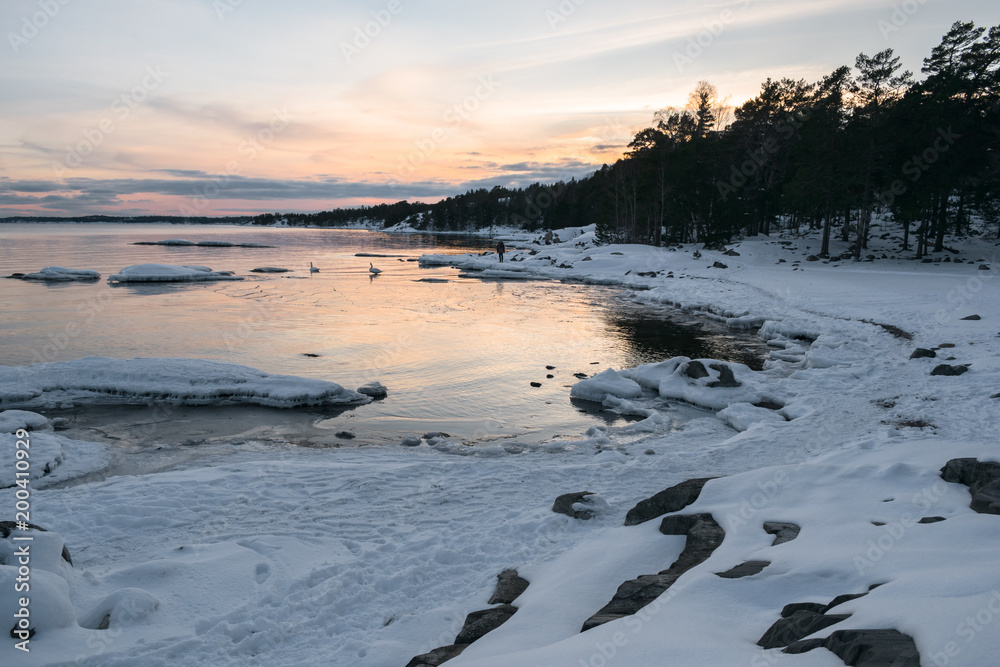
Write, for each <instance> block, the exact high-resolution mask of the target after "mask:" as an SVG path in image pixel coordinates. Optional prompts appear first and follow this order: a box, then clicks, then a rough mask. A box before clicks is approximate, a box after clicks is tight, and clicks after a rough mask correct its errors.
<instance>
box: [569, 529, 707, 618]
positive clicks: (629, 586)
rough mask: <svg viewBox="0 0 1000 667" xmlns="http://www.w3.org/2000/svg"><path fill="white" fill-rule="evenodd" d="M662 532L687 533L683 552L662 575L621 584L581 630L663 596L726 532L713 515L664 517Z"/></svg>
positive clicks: (640, 607)
mask: <svg viewBox="0 0 1000 667" xmlns="http://www.w3.org/2000/svg"><path fill="white" fill-rule="evenodd" d="M660 532H661V533H663V534H665V535H685V534H686V535H687V542H686V543H685V545H684V551H682V552H681V555H680V556H679V557H678V558H677V560H676V561H674V563H673V564H672V565H671V566H670V567H669V568H668V569H666V570H663V571H662V572H660V573H659V574H644V575H642V576H640V577H637V578H636V579H630V580H629V581H626V582H625V583H623V584H622V585H621V586H619V587H618V590H617V591H616V592H615V595H614V597H612V598H611V601H610V602H609V603H608V604H606V605H604V607H602V608H601V609H600V611H598V612H597V613H596V614H594V615H593V616H591V617H590V618H588V619H587V620H586V621H584V623H583V628H582V629H581V632H585V631H587V630H589V629H591V628H595V627H597V626H598V625H603V624H604V623H608V622H610V621H614V620H617V619H619V618H623V617H625V616H631V615H632V614H635V613H636V612H637V611H639V610H640V609H642V608H643V607H645V606H646V605H648V604H649V603H651V602H652V601H653V600H655V599H656V598H658V597H660V595H662V594H663V592H664V591H666V590H667V589H668V588H670V587H671V586H672V585H673V584H674V582H675V581H677V580H678V579H679V578H680V577H681V575H683V574H684V573H685V572H687V571H688V570H690V569H691V568H693V567H695V566H696V565H699V564H701V563H702V562H704V561H705V560H706V559H707V558H708V557H709V556H710V555H712V552H713V551H715V549H716V548H718V546H719V545H720V544H722V540H723V538H724V537H725V531H723V530H722V527H721V526H719V524H718V523H716V522H715V519H714V518H712V515H711V514H692V515H671V516H667V517H664V519H663V521H662V522H661V524H660Z"/></svg>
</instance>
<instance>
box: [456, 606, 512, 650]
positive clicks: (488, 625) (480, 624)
mask: <svg viewBox="0 0 1000 667" xmlns="http://www.w3.org/2000/svg"><path fill="white" fill-rule="evenodd" d="M515 613H517V607H515V606H513V605H509V604H502V605H500V606H499V607H491V608H489V609H483V610H481V611H474V612H472V613H471V614H469V615H468V616H466V617H465V625H463V626H462V630H461V632H459V633H458V636H457V637H455V644H471V643H472V642H474V641H476V640H477V639H479V638H480V637H483V636H484V635H486V634H487V633H489V632H493V631H494V630H496V629H497V628H499V627H500V626H501V625H503V624H504V623H506V622H507V621H509V620H510V617H511V616H513V615H514V614H515Z"/></svg>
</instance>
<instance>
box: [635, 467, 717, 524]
mask: <svg viewBox="0 0 1000 667" xmlns="http://www.w3.org/2000/svg"><path fill="white" fill-rule="evenodd" d="M710 479H715V478H714V477H702V478H699V479H689V480H687V481H684V482H681V483H680V484H675V485H674V486H671V487H670V488H669V489H664V490H663V491H660V492H659V493H657V494H656V495H654V496H652V497H650V498H646V499H645V500H641V501H639V502H638V503H637V504H636V506H635V507H633V508H632V509H630V510H629V511H628V514H626V515H625V525H626V526H634V525H636V524H639V523H643V522H646V521H649V520H650V519H655V518H657V517H660V516H663V515H664V514H670V513H671V512H679V511H680V510H682V509H684V508H685V507H687V506H688V505H690V504H691V503H693V502H694V501H696V500H697V499H698V496H699V495H701V490H702V488H704V486H705V483H706V482H708V480H710Z"/></svg>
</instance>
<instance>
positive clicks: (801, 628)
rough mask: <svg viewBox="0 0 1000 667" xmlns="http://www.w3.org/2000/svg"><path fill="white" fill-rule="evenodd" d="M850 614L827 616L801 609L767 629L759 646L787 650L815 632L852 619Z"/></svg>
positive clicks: (758, 643)
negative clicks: (787, 647)
mask: <svg viewBox="0 0 1000 667" xmlns="http://www.w3.org/2000/svg"><path fill="white" fill-rule="evenodd" d="M850 617H851V615H850V614H831V615H829V616H827V615H826V614H822V613H819V612H815V611H809V610H806V609H800V610H799V611H796V612H795V613H793V614H790V615H789V616H785V617H783V618H781V619H779V620H777V621H775V623H774V625H772V626H771V627H770V628H768V629H767V632H765V633H764V636H762V637H761V638H760V639H758V640H757V646H761V647H763V648H765V649H768V648H785V647H786V646H789V645H790V644H794V643H795V642H797V641H799V640H800V639H802V638H803V637H808V636H809V635H811V634H812V633H814V632H819V631H820V630H822V629H823V628H828V627H830V626H831V625H836V624H837V623H840V622H841V621H845V620H847V619H848V618H850Z"/></svg>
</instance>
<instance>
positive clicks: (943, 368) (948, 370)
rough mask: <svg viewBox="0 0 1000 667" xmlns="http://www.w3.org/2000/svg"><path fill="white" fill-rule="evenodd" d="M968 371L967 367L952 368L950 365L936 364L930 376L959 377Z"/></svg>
mask: <svg viewBox="0 0 1000 667" xmlns="http://www.w3.org/2000/svg"><path fill="white" fill-rule="evenodd" d="M968 370H969V367H968V366H952V365H950V364H938V365H937V366H935V367H934V370H932V371H931V375H961V374H962V373H965V372H966V371H968Z"/></svg>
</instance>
